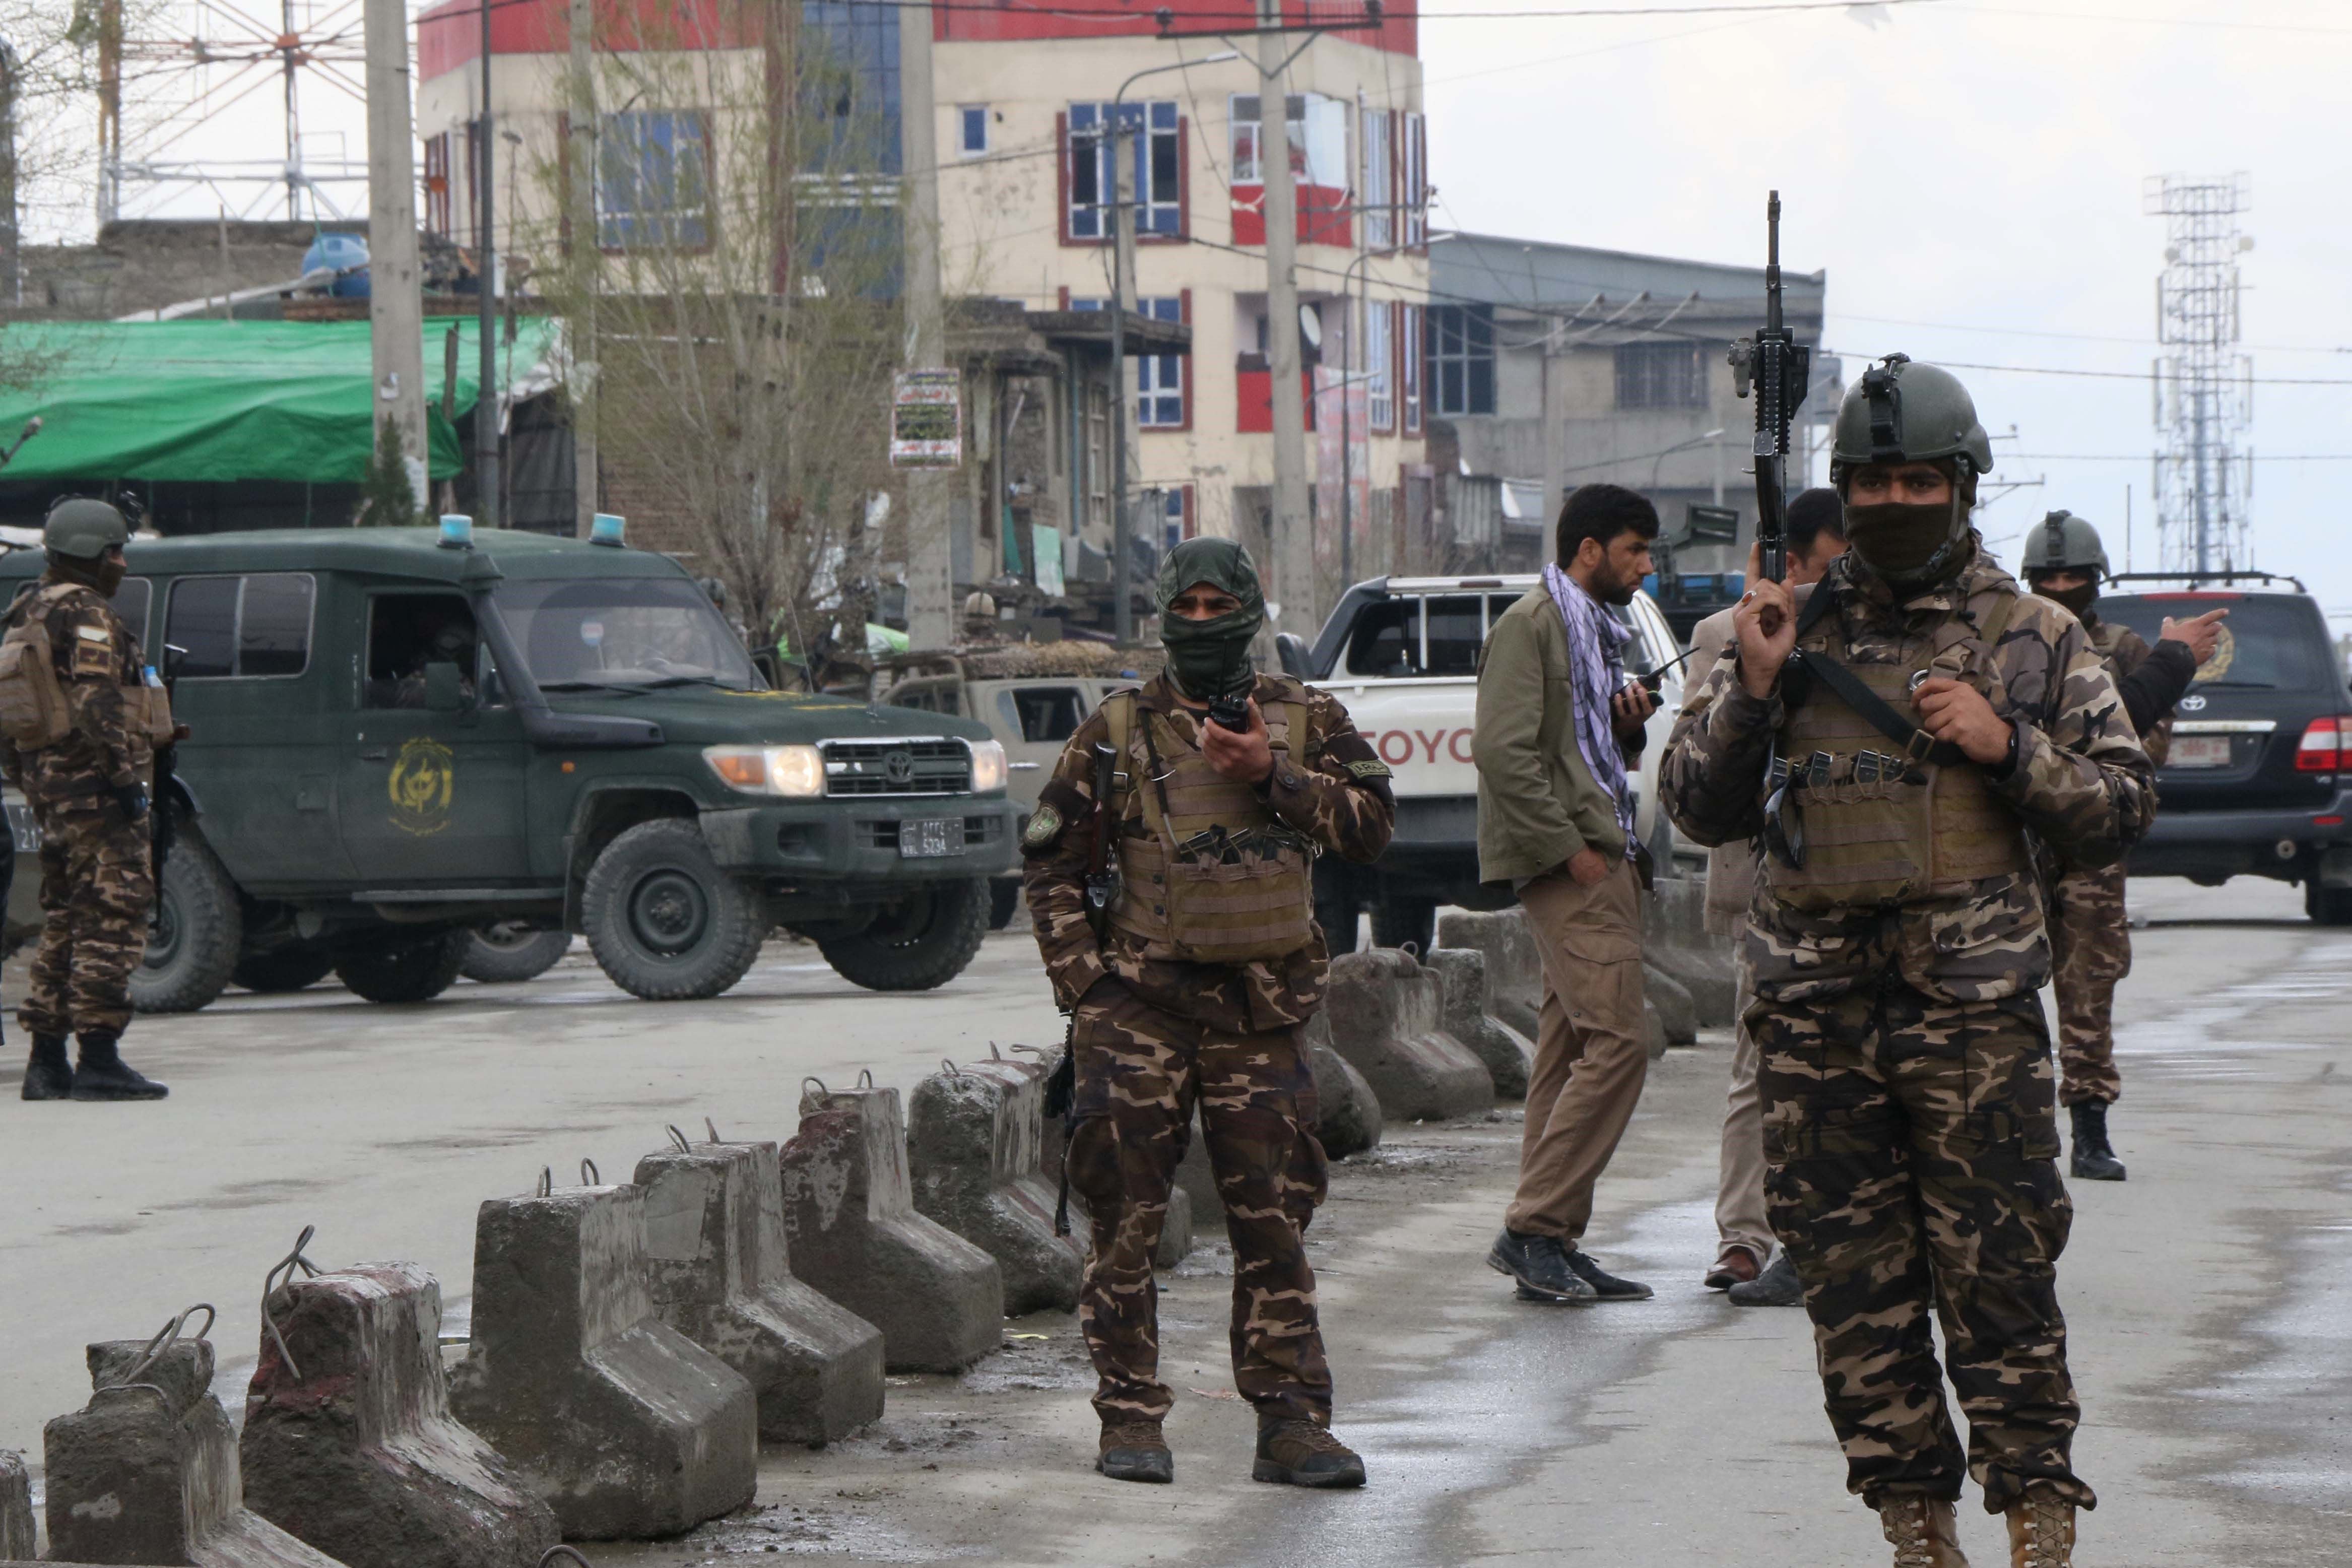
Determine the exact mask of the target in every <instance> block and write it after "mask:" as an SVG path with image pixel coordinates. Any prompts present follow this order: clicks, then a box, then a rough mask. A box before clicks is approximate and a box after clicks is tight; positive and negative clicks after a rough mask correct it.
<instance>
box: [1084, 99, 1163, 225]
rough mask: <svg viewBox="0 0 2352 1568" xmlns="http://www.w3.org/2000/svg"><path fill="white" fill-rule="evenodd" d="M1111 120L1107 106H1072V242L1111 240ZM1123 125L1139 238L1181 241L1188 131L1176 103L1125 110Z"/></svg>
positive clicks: (1113, 187)
mask: <svg viewBox="0 0 2352 1568" xmlns="http://www.w3.org/2000/svg"><path fill="white" fill-rule="evenodd" d="M1110 116H1111V105H1109V104H1108V103H1074V104H1072V105H1070V112H1069V160H1070V200H1069V207H1068V210H1067V213H1066V219H1067V222H1068V224H1069V236H1070V237H1071V238H1072V239H1108V238H1110V237H1112V225H1111V204H1112V203H1113V202H1114V201H1116V200H1117V199H1118V190H1117V188H1116V185H1115V182H1114V181H1113V180H1112V178H1111V162H1110V144H1111V138H1110V134H1109V127H1110ZM1119 121H1120V138H1119V139H1120V141H1121V142H1123V143H1124V144H1125V146H1126V148H1127V157H1128V164H1127V181H1128V199H1129V200H1130V201H1132V202H1133V203H1134V204H1135V232H1136V234H1137V235H1138V236H1139V237H1143V236H1150V235H1160V236H1165V237H1168V238H1171V239H1174V238H1178V237H1181V235H1182V234H1183V232H1184V212H1183V193H1182V186H1183V164H1184V148H1183V126H1182V121H1181V120H1180V119H1179V117H1178V115H1177V112H1176V104H1175V101H1174V100H1160V101H1157V102H1152V103H1129V104H1122V105H1120V106H1119Z"/></svg>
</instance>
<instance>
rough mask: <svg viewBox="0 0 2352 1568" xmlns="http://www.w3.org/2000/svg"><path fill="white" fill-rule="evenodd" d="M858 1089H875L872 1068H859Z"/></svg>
mask: <svg viewBox="0 0 2352 1568" xmlns="http://www.w3.org/2000/svg"><path fill="white" fill-rule="evenodd" d="M857 1087H858V1088H860V1089H872V1088H873V1087H874V1069H873V1068H858V1069H857Z"/></svg>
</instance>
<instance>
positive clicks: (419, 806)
mask: <svg viewBox="0 0 2352 1568" xmlns="http://www.w3.org/2000/svg"><path fill="white" fill-rule="evenodd" d="M385 787H386V788H387V789H388V790H389V791H390V793H391V795H392V825H393V826H394V827H397V828H399V829H400V830H401V831H402V832H403V833H405V834H408V835H410V836H411V837H417V838H429V837H432V836H433V835H434V834H436V833H438V832H440V831H441V830H442V829H443V828H445V827H446V826H449V801H450V798H451V796H452V795H455V794H456V793H457V753H455V752H452V751H450V750H449V748H448V747H446V746H445V745H443V744H442V743H441V742H438V741H434V740H428V739H426V738H425V737H424V736H422V735H420V736H418V737H417V738H416V739H415V740H413V741H409V742H404V743H403V744H402V746H401V748H400V755H399V756H397V757H395V758H394V759H393V763H392V774H391V777H390V778H389V780H388V781H387V783H386V785H385Z"/></svg>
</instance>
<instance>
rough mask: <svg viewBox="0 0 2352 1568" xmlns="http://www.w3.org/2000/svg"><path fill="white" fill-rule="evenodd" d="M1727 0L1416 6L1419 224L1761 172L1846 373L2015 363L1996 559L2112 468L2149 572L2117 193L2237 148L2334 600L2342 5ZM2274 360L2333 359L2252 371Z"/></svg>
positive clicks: (2283, 421) (2340, 594) (1712, 248)
mask: <svg viewBox="0 0 2352 1568" xmlns="http://www.w3.org/2000/svg"><path fill="white" fill-rule="evenodd" d="M239 3H240V4H242V5H245V6H247V7H248V8H253V9H256V10H258V9H259V0H239ZM1745 3H1748V0H1724V4H1723V5H1717V6H1715V7H1713V8H1704V7H1701V6H1699V5H1696V4H1695V3H1694V0H1669V3H1667V4H1663V5H1659V6H1658V7H1657V8H1656V9H1655V10H1654V11H1651V12H1649V13H1648V14H1645V15H1641V16H1559V15H1554V16H1509V17H1505V18H1500V19H1497V18H1494V17H1492V16H1465V15H1461V14H1462V13H1468V12H1481V13H1492V12H1497V11H1530V12H1533V11H1544V10H1554V11H1559V10H1568V9H1576V8H1583V9H1591V8H1596V7H1595V5H1593V4H1592V0H1424V5H1425V7H1426V10H1425V16H1424V21H1423V28H1422V56H1423V66H1424V69H1425V72H1426V81H1427V89H1428V106H1429V114H1430V140H1431V158H1430V162H1431V175H1432V178H1433V180H1434V181H1435V183H1436V184H1437V186H1438V188H1439V195H1440V200H1439V205H1438V206H1437V207H1436V210H1435V211H1434V213H1433V221H1434V222H1435V223H1437V224H1438V225H1439V226H1444V227H1462V228H1470V229H1476V230H1481V231H1485V232H1489V233H1496V234H1505V235H1516V236H1522V237H1528V238H1535V239H1547V240H1559V241H1566V242H1570V243H1574V244H1582V245H1595V246H1603V247H1612V248H1618V249H1625V250H1638V251H1648V252H1654V253H1658V254H1664V255H1672V256H1688V257H1696V258H1706V259H1709V260H1717V261H1732V262H1742V263H1748V264H1754V263H1756V262H1759V261H1760V260H1761V258H1762V249H1761V247H1762V238H1763V237H1762V215H1763V203H1764V193H1765V192H1766V190H1767V189H1768V188H1769V187H1771V186H1775V185H1777V186H1778V187H1780V192H1781V195H1782V199H1783V201H1784V203H1785V204H1786V215H1785V222H1784V247H1785V248H1784V256H1785V258H1786V260H1787V261H1788V263H1789V264H1790V266H1791V267H1794V268H1801V269H1804V270H1808V271H1810V270H1811V269H1813V268H1827V269H1828V271H1829V332H1828V337H1829V342H1830V345H1831V347H1832V348H1833V349H1835V350H1838V351H1841V352H1843V353H1844V354H1846V355H1847V356H1848V358H1847V361H1846V373H1847V375H1848V377H1849V379H1851V378H1852V377H1853V375H1855V374H1859V371H1860V368H1861V365H1862V363H1863V359H1864V356H1867V355H1870V354H1874V353H1885V352H1887V351H1889V350H1901V351H1903V352H1905V353H1909V354H1911V355H1912V356H1913V357H1914V358H1916V359H1933V360H1940V361H1945V362H1948V363H1954V364H1955V366H1956V368H1958V367H1959V366H2007V367H2024V368H2012V369H2004V370H1989V369H1976V368H1959V369H1958V374H1960V375H1961V376H1962V377H1963V378H1964V379H1965V380H1966V381H1967V382H1968V384H1969V387H1970V390H1971V391H1972V392H1974V394H1975V395H1976V399H1977V405H1978V407H1979V410H1980V411H1981V413H1982V415H1983V416H1984V421H1985V424H1986V426H1988V427H1989V428H1990V429H1992V430H1993V431H1995V432H1997V433H1999V434H2000V435H2003V436H2005V435H2006V434H2007V432H2008V431H2009V429H2010V427H2011V426H2015V427H2016V430H2017V438H2016V439H2014V440H2009V439H2002V440H1999V441H1998V442H1997V443H1996V446H1995V451H1996V453H1997V454H1998V456H1999V459H2000V460H1999V466H1998V468H1997V470H1996V475H1995V478H1996V479H1998V480H2000V481H2008V480H2014V479H2042V480H2044V481H2046V482H2045V483H2043V484H2042V485H2041V486H2040V487H2038V488H2025V489H2017V490H2015V491H2012V492H2011V493H2009V494H2007V495H2006V496H2005V497H2003V498H2002V499H2000V500H1997V501H1995V502H1994V503H1993V504H1992V505H1991V506H1990V507H1989V508H1988V510H1986V512H1985V513H1984V516H1983V519H1982V521H1983V525H1984V528H1985V531H1986V534H1987V536H1988V537H1989V538H1990V539H1991V540H1993V541H1994V542H1996V543H2004V542H2005V544H2006V549H2005V550H2004V555H2005V558H2006V559H2008V560H2010V561H2011V563H2013V562H2014V559H2015V551H2016V542H2015V536H2016V535H2017V534H2019V533H2020V532H2021V531H2022V530H2023V529H2024V528H2026V527H2027V526H2028V525H2030V524H2031V523H2032V522H2034V521H2038V520H2039V519H2040V518H2041V516H2042V513H2043V512H2044V511H2046V510H2049V509H2051V508H2053V507H2061V506H2063V507H2065V508H2068V509H2069V510H2074V511H2077V512H2081V513H2083V514H2084V515H2085V516H2087V517H2089V518H2091V519H2092V520H2094V521H2096V522H2097V523H2098V524H2099V525H2100V527H2101V529H2102V531H2104V532H2105V534H2106V537H2107V540H2108V544H2109V549H2110V552H2111V553H2112V554H2113V555H2114V557H2115V560H2116V565H2117V566H2118V567H2119V568H2120V567H2121V566H2122V565H2123V564H2124V555H2125V539H2124V515H2125V506H2126V501H2125V491H2126V487H2129V489H2130V491H2131V503H2130V505H2131V513H2132V519H2133V529H2132V533H2133V544H2132V554H2133V557H2134V559H2135V561H2136V563H2137V564H2138V565H2140V566H2141V567H2144V568H2145V567H2149V566H2153V565H2155V564H2156V563H2157V557H2156V530H2155V511H2154V507H2153V505H2152V502H2151V498H2150V496H2149V494H2148V485H2149V465H2148V454H2149V452H2150V450H2151V448H2152V447H2153V446H2154V444H2155V443H2156V440H2157V432H2156V431H2155V430H2154V428H2153V426H2152V423H2151V417H2150V409H2149V389H2148V385H2147V380H2146V375H2147V368H2148V363H2149V361H2150V359H2151V358H2152V357H2153V356H2154V355H2155V353H2157V352H2158V351H2157V348H2156V344H2155V342H2154V331H2155V329H2154V295H2155V284H2154V279H2155V276H2156V274H2157V273H2158V270H2160V269H2161V268H2162V265H2163V250H2164V244H2165V233H2164V225H2163V222H2162V220H2161V219H2159V218H2157V217H2151V216H2145V215H2144V213H2143V211H2142V195H2141V186H2142V182H2143V180H2144V179H2145V178H2146V177H2147V175H2150V174H2165V173H2171V174H2187V175H2192V176H2206V175H2227V174H2231V173H2232V172H2236V171H2243V172H2244V173H2245V174H2248V175H2249V176H2250V177H2251V180H2252V210H2251V211H2250V212H2249V213H2248V214H2247V215H2246V216H2245V217H2244V218H2243V219H2242V225H2243V227H2244V231H2245V232H2246V233H2247V234H2249V235H2251V236H2252V237H2253V238H2254V239H2255V241H2256V245H2255V248H2254V249H2253V250H2252V252H2250V253H2248V254H2247V255H2246V256H2245V257H2244V258H2242V261H2243V266H2242V275H2243V279H2244V285H2245V289H2246V292H2245V295H2244V335H2245V340H2246V343H2247V345H2248V348H2249V352H2250V353H2252V359H2253V367H2254V374H2255V376H2256V377H2257V378H2258V380H2259V381H2260V382H2261V383H2262V384H2259V385H2258V386H2257V387H2256V388H2255V398H2254V425H2253V430H2252V447H2253V450H2254V451H2255V453H2256V454H2257V456H2258V459H2259V460H2258V461H2257V463H2256V465H2255V469H2256V471H2255V479H2254V490H2253V495H2252V504H2251V507H2250V514H2251V516H2252V520H2253V531H2252V537H2253V544H2254V553H2255V558H2256V563H2258V564H2260V565H2262V566H2264V567H2267V568H2270V569H2272V570H2276V571H2287V572H2294V573H2297V574H2302V575H2303V576H2304V577H2305V580H2306V581H2308V582H2309V583H2310V584H2311V585H2312V588H2313V590H2314V592H2315V593H2316V594H2317V595H2319V597H2320V600H2321V602H2322V603H2323V604H2324V605H2326V606H2328V607H2329V609H2331V610H2341V611H2345V612H2347V625H2352V521H2347V509H2345V508H2344V507H2342V506H2341V505H2337V504H2333V503H2334V502H2335V501H2336V492H2337V491H2338V490H2340V489H2343V488H2344V487H2346V486H2347V485H2352V287H2347V282H2352V216H2347V203H2352V136H2347V134H2346V123H2345V121H2346V114H2345V106H2346V103H2347V98H2352V93H2347V88H2346V85H2345V84H2346V82H2347V80H2352V5H2346V4H2342V3H2340V0H2227V3H2212V4H2204V5H2197V4H2192V3H2190V0H2049V3H2048V4H2047V5H2033V4H2032V3H2031V0H2026V3H2024V4H2016V3H2006V4H2005V3H2000V0H1983V3H1979V0H1890V3H1888V4H1882V5H1840V6H1834V7H1831V8H1827V9H1816V10H1811V11H1805V12H1789V11H1780V12H1769V13H1763V12H1759V13H1751V14H1748V15H1739V14H1736V13H1729V12H1727V7H1730V6H1737V5H1741V4H1745ZM1641 4H1642V0H1600V4H1599V6H1598V7H1597V8H1612V9H1624V8H1630V7H1633V6H1639V5H1641ZM268 9H269V10H270V11H271V12H272V13H274V12H275V9H276V7H275V6H274V5H271V6H269V7H268ZM334 9H336V7H335V6H334V5H331V4H328V3H325V0H321V3H320V4H319V5H318V6H317V11H318V13H319V14H320V15H322V16H323V15H325V14H327V13H329V12H331V11H333V10H334ZM311 10H312V5H311V4H310V0H302V3H301V4H299V5H298V14H307V13H310V11H311ZM354 11H355V8H354ZM273 97H274V95H273V94H270V93H268V92H263V93H257V94H256V95H255V97H254V98H253V99H249V100H247V102H246V104H245V105H243V106H241V107H240V110H238V111H237V112H236V114H235V115H234V116H233V117H232V118H233V119H234V121H236V123H235V124H234V125H224V126H215V127H211V128H208V129H209V130H211V131H213V132H215V133H228V134H233V135H234V136H236V138H238V143H239V145H240V146H241V147H242V148H243V149H245V155H247V156H251V155H254V153H257V152H263V153H266V150H267V148H268V145H269V144H271V143H272V142H275V141H276V139H277V138H278V136H280V135H281V134H282V131H281V130H280V125H279V121H278V114H277V110H276V109H275V106H274V103H273V102H270V101H267V100H270V99H272V98H273ZM304 103H305V110H304V112H305V115H306V117H307V122H308V124H309V125H310V127H311V128H312V129H313V131H315V132H320V133H321V134H322V135H328V134H332V133H334V132H341V133H343V135H344V136H345V137H346V138H347V140H346V141H345V142H343V143H342V145H344V146H347V147H348V149H349V151H350V152H351V153H352V155H355V156H356V155H360V154H362V153H363V149H364V129H363V123H362V117H361V113H360V110H359V106H358V105H357V104H356V103H355V102H353V101H352V100H350V99H349V98H347V97H345V96H343V95H342V94H341V93H338V92H336V91H334V90H332V89H330V88H325V87H314V88H311V89H309V90H308V91H307V92H306V94H305V99H304ZM2330 105H2333V106H2334V107H2333V108H2330V107H2329V106H2330ZM312 145H313V150H314V153H326V154H330V155H331V153H333V152H334V151H337V150H339V149H338V148H335V147H331V146H329V145H325V144H321V143H320V142H313V143H312ZM352 197H353V199H354V200H355V199H356V192H355V191H354V192H352ZM189 210H192V211H203V212H205V213H209V212H210V211H211V210H213V209H212V205H211V203H210V201H209V199H206V200H204V201H201V202H199V203H197V204H195V205H194V206H192V207H190V208H189ZM2029 371H2034V372H2051V371H2067V372H2074V371H2104V372H2109V373H2124V374H2126V375H2127V376H2129V377H2131V378H2132V379H2116V378H2115V377H2114V376H2112V375H2110V376H2107V377H2092V376H2083V375H2075V374H2029V373H2028V372H2029ZM2294 380H2302V381H2307V382H2309V381H2316V382H2332V383H2337V384H2335V385H2292V384H2283V383H2286V382H2290V381H2294ZM2294 458H2303V459H2311V458H2320V459H2326V460H2318V461H2313V460H2300V461H2297V460H2290V459H2294Z"/></svg>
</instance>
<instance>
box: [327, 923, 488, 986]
mask: <svg viewBox="0 0 2352 1568" xmlns="http://www.w3.org/2000/svg"><path fill="white" fill-rule="evenodd" d="M473 934H474V933H473V932H472V931H442V932H438V933H436V934H435V935H433V936H426V937H411V938H409V939H407V940H405V941H399V942H385V943H384V944H383V946H380V947H377V948H374V949H373V950H371V951H368V952H345V953H344V954H343V956H342V957H341V958H340V959H338V960H336V962H335V977H336V978H337V979H338V980H341V982H342V983H343V984H345V985H348V986H350V987H351V989H352V995H354V996H358V997H361V998H362V999H364V1000H366V1001H369V1002H385V1003H401V1002H430V1001H432V1000H433V998H435V997H436V996H438V995H440V994H441V993H443V992H444V991H446V990H448V989H449V987H451V986H452V985H455V984H457V966H458V965H459V964H461V963H465V962H466V945H467V940H468V939H469V938H471V937H472V936H473Z"/></svg>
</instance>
